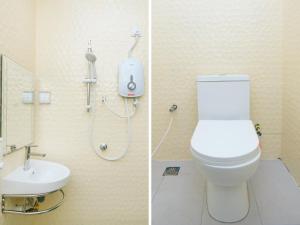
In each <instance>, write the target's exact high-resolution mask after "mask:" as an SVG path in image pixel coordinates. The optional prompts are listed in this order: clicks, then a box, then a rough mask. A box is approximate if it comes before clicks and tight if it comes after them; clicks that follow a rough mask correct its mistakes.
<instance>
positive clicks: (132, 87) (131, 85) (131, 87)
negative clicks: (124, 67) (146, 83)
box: [127, 75, 136, 91]
mask: <svg viewBox="0 0 300 225" xmlns="http://www.w3.org/2000/svg"><path fill="white" fill-rule="evenodd" d="M127 88H128V89H129V90H130V91H133V90H134V89H136V83H135V82H134V81H133V76H132V75H131V76H130V82H128V84H127Z"/></svg>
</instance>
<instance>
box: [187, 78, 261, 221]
mask: <svg viewBox="0 0 300 225" xmlns="http://www.w3.org/2000/svg"><path fill="white" fill-rule="evenodd" d="M197 92H198V98H197V99H198V118H199V120H198V124H197V127H196V129H195V131H194V134H193V137H192V140H191V151H192V154H193V157H194V159H195V161H196V164H197V166H198V167H199V168H200V170H201V171H202V172H203V174H204V175H205V177H206V179H207V185H206V193H207V207H208V211H209V214H210V215H211V216H212V217H213V218H214V219H216V220H218V221H221V222H237V221H240V220H242V219H243V218H244V217H246V216H247V214H248V211H249V196H248V188H247V180H248V179H249V178H250V177H251V175H252V174H253V173H254V172H255V170H256V169H257V166H258V163H259V158H260V154H261V153H260V148H259V140H258V137H257V134H256V131H255V128H254V125H253V123H252V121H251V120H250V79H249V77H248V76H247V75H209V76H198V77H197Z"/></svg>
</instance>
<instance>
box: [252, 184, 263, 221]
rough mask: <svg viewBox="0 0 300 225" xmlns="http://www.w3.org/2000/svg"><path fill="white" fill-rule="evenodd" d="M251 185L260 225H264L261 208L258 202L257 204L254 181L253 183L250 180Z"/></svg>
mask: <svg viewBox="0 0 300 225" xmlns="http://www.w3.org/2000/svg"><path fill="white" fill-rule="evenodd" d="M249 185H250V187H251V189H252V193H253V198H254V203H255V205H256V208H257V213H258V218H259V221H260V224H261V225H264V223H263V219H262V217H261V212H260V207H259V205H258V202H257V199H256V195H255V190H254V187H253V185H252V181H251V180H249Z"/></svg>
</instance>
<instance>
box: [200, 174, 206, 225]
mask: <svg viewBox="0 0 300 225" xmlns="http://www.w3.org/2000/svg"><path fill="white" fill-rule="evenodd" d="M203 187H204V188H203V193H202V209H201V221H200V225H202V223H203V216H204V212H205V207H207V205H206V179H204V186H203Z"/></svg>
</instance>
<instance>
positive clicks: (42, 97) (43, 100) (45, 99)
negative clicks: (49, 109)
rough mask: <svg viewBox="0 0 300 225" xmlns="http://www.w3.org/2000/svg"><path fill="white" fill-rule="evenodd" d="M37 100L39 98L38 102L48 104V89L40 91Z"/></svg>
mask: <svg viewBox="0 0 300 225" xmlns="http://www.w3.org/2000/svg"><path fill="white" fill-rule="evenodd" d="M39 100H40V104H50V103H51V93H50V92H49V91H40V93H39Z"/></svg>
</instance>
